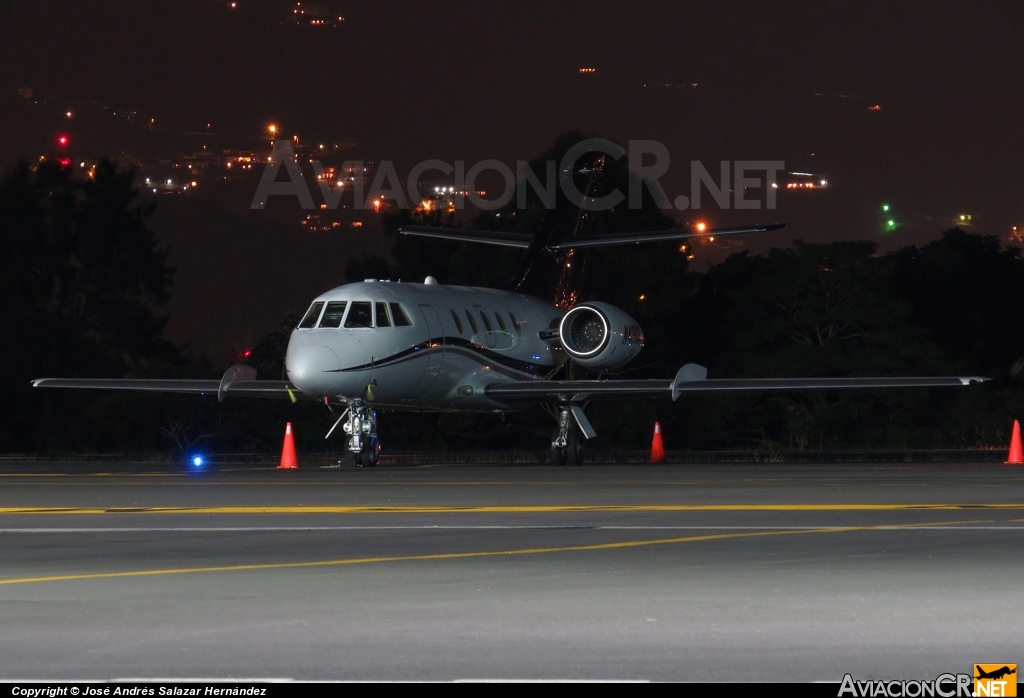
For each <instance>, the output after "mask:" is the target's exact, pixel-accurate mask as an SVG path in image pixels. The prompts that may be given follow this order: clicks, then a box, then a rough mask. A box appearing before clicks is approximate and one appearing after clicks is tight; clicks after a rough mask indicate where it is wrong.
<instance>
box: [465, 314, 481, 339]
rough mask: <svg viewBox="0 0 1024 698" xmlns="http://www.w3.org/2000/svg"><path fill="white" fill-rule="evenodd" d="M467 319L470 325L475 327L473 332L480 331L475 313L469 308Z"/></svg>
mask: <svg viewBox="0 0 1024 698" xmlns="http://www.w3.org/2000/svg"><path fill="white" fill-rule="evenodd" d="M466 319H467V320H469V326H470V327H472V328H473V334H476V333H477V332H478V331H479V330H477V328H476V320H474V319H473V314H472V313H470V312H469V311H468V310H467V311H466Z"/></svg>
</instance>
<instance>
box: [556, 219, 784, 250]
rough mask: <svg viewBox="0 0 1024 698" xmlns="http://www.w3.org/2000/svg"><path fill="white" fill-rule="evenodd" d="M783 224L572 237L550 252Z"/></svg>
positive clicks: (753, 230) (762, 229) (757, 229)
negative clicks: (697, 230) (699, 230)
mask: <svg viewBox="0 0 1024 698" xmlns="http://www.w3.org/2000/svg"><path fill="white" fill-rule="evenodd" d="M785 227H786V224H785V223H772V224H769V225H748V226H744V227H740V228H708V229H707V230H705V231H704V232H703V233H695V232H693V231H690V230H652V231H649V232H639V233H624V234H622V235H587V236H580V237H572V238H568V239H566V240H563V241H562V242H559V243H557V244H554V245H550V246H549V247H548V249H551V250H570V249H576V248H581V247H604V246H606V245H627V244H629V243H634V242H660V241H662V240H685V239H687V238H699V237H705V236H708V235H735V234H737V233H762V232H765V231H767V230H778V229H780V228H785Z"/></svg>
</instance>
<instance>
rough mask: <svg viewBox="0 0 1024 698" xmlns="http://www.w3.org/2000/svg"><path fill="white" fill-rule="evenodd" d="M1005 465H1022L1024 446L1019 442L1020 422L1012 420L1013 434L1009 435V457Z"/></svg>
mask: <svg viewBox="0 0 1024 698" xmlns="http://www.w3.org/2000/svg"><path fill="white" fill-rule="evenodd" d="M1006 464H1007V465H1024V446H1021V442H1020V422H1018V421H1017V420H1016V419H1015V420H1013V436H1011V437H1010V457H1009V458H1008V459H1007V461H1006Z"/></svg>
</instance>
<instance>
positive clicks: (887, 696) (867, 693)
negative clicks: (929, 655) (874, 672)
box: [839, 674, 973, 698]
mask: <svg viewBox="0 0 1024 698" xmlns="http://www.w3.org/2000/svg"><path fill="white" fill-rule="evenodd" d="M972 680H973V677H972V676H971V675H970V674H940V675H939V676H938V677H937V678H934V679H931V680H928V681H922V680H910V681H908V680H893V681H870V680H869V681H857V680H855V679H854V678H853V676H851V675H850V674H846V675H845V676H844V677H843V683H842V684H841V685H840V686H839V698H842V697H843V696H852V697H854V698H883V697H884V698H972V695H973V691H972V690H971V682H972Z"/></svg>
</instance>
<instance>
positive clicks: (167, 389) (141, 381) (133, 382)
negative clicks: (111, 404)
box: [32, 365, 303, 400]
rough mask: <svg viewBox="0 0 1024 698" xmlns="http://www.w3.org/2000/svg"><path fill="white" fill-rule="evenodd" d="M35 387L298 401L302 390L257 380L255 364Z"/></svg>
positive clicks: (43, 381) (45, 381)
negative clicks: (219, 374) (207, 376)
mask: <svg viewBox="0 0 1024 698" xmlns="http://www.w3.org/2000/svg"><path fill="white" fill-rule="evenodd" d="M32 386H33V387H35V388H80V389H87V390H142V391H148V392H156V393H191V394H198V395H207V394H208V395H216V396H217V397H218V398H219V399H221V400H223V399H224V398H225V397H226V396H228V395H237V396H239V397H277V398H286V399H290V400H295V399H296V398H299V397H303V394H302V392H301V391H300V390H299V389H298V388H296V387H295V386H294V385H292V384H291V383H290V382H288V381H264V380H256V369H254V368H252V367H251V366H244V365H239V366H232V367H231V368H229V369H228V370H227V371H226V372H225V373H224V377H223V378H221V379H220V380H219V381H218V380H190V379H169V378H36V379H35V380H34V381H32Z"/></svg>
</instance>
